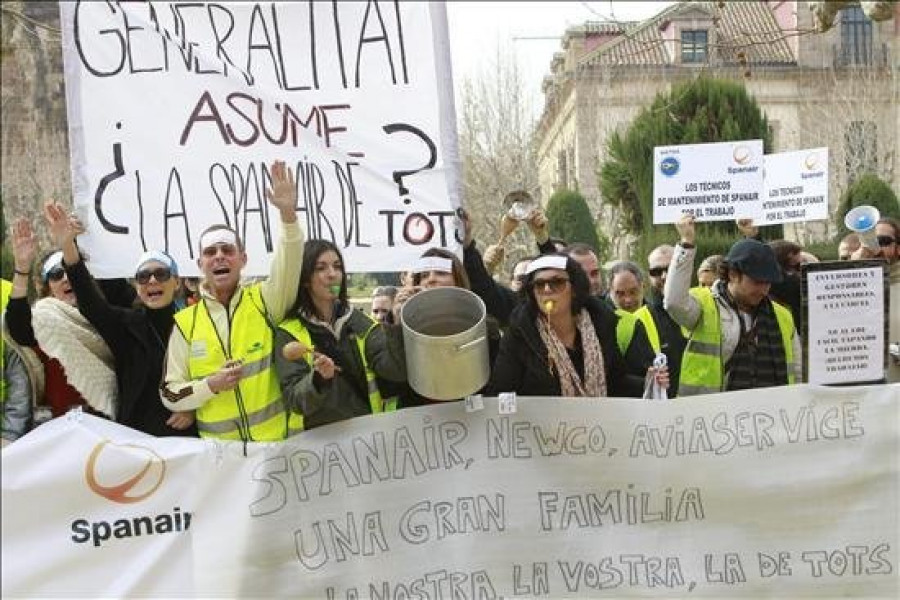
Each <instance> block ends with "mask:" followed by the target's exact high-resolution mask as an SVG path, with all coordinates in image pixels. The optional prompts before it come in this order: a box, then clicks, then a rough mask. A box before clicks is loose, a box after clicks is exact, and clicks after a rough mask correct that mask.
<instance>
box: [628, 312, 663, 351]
mask: <svg viewBox="0 0 900 600" xmlns="http://www.w3.org/2000/svg"><path fill="white" fill-rule="evenodd" d="M633 314H634V316H636V317H637V318H638V319H640V321H641V323H643V324H644V329H646V330H647V338H648V339H649V340H650V347H651V348H653V351H654V352H656V353H657V354H659V351H660V348H661V346H660V345H659V331H657V329H656V323H655V322H654V321H653V313H651V312H650V309H649V308H647V305H646V304H645V305H643V306H642V307H640V308H639V309H637V310H636V311H634V313H633Z"/></svg>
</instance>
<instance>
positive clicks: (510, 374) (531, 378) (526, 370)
mask: <svg viewBox="0 0 900 600" xmlns="http://www.w3.org/2000/svg"><path fill="white" fill-rule="evenodd" d="M585 308H586V309H587V311H588V314H589V315H590V317H591V321H592V322H593V324H594V328H595V329H596V331H597V339H598V340H599V342H600V348H601V351H602V352H603V365H604V369H605V373H606V393H607V395H609V396H612V397H635V398H640V397H641V396H642V395H643V392H644V381H645V378H646V373H647V368H648V367H650V366H651V365H652V364H653V358H654V356H653V352H652V350H651V349H650V342H649V340H647V333H646V331H645V330H644V326H643V324H642V323H640V322H638V323H637V324H636V328H635V332H634V341H633V343H632V344H631V345H630V346H629V347H628V351H627V352H626V356H622V354H621V353H620V352H619V348H618V344H617V343H616V323H617V322H618V321H619V316H618V315H617V314H616V313H615V311H613V310H612V309H611V308H609V307H608V306H607V305H606V304H604V302H603V301H601V300H599V299H596V298H591V299H590V301H589V303H588V305H587V306H586V307H585ZM634 342H637V343H634ZM501 392H515V393H516V394H518V395H520V396H560V395H562V388H561V386H560V383H559V379H558V378H557V375H556V373H555V372H554V373H551V372H550V365H549V363H548V360H547V348H546V346H545V345H544V342H543V341H542V340H541V336H540V334H539V333H538V329H537V325H536V324H535V315H534V314H531V312H530V310H529V307H528V305H526V304H522V305H520V306H518V307H517V308H516V309H515V310H514V311H513V313H512V315H511V317H510V326H509V329H508V330H507V332H506V335H504V336H503V340H502V341H501V342H500V355H499V356H498V357H497V361H496V362H495V363H494V368H493V372H492V373H491V380H490V382H488V385H487V389H486V390H485V393H486V394H488V395H491V396H496V395H497V394H499V393H501Z"/></svg>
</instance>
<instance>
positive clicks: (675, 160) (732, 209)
mask: <svg viewBox="0 0 900 600" xmlns="http://www.w3.org/2000/svg"><path fill="white" fill-rule="evenodd" d="M653 165H654V168H653V223H654V224H657V225H658V224H663V223H675V222H676V221H678V219H679V218H681V215H682V214H683V213H691V214H693V215H694V218H695V219H696V220H697V221H727V220H735V219H743V218H747V219H754V220H758V219H759V216H760V214H761V211H762V200H763V143H762V140H745V141H740V142H721V143H715V144H685V145H680V146H657V147H655V148H654V149H653Z"/></svg>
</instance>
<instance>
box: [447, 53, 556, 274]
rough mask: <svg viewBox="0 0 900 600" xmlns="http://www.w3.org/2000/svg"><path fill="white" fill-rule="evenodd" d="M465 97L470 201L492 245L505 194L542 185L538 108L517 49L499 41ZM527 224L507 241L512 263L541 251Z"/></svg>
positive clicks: (478, 227) (468, 82) (462, 123)
mask: <svg viewBox="0 0 900 600" xmlns="http://www.w3.org/2000/svg"><path fill="white" fill-rule="evenodd" d="M460 96H461V98H460V115H459V153H460V159H461V162H462V177H463V198H464V205H465V207H466V209H467V210H468V211H469V214H470V215H471V216H472V218H473V223H474V225H475V231H474V234H475V238H476V239H478V240H480V241H482V242H483V243H484V244H490V243H494V242H495V241H496V240H497V239H499V234H500V229H499V225H500V217H501V213H502V212H503V208H502V201H503V198H504V197H505V196H506V195H507V194H508V193H509V192H511V191H514V190H526V191H529V192H531V193H534V192H535V191H536V190H537V189H538V185H537V174H538V168H537V160H536V154H535V148H534V145H533V143H532V134H533V132H534V113H533V111H532V108H531V105H530V103H529V102H528V94H527V93H526V92H525V83H524V81H523V79H522V75H521V72H520V69H519V65H518V63H517V62H516V58H515V54H514V53H513V51H512V50H511V49H510V48H504V47H501V46H500V44H499V43H498V45H497V50H496V52H495V54H494V57H493V59H488V60H486V61H485V63H484V65H483V67H482V68H481V69H480V70H479V71H478V73H477V75H476V76H475V77H473V78H466V79H465V80H464V81H463V83H462V92H461V94H460ZM527 229H528V228H527V227H519V228H518V230H517V231H516V232H515V233H514V234H513V235H512V236H511V237H510V238H509V239H508V240H507V241H506V244H505V247H506V250H507V252H506V259H507V266H511V264H512V263H513V262H514V261H515V260H517V259H518V258H521V257H524V256H526V255H531V254H534V253H535V252H536V247H535V244H534V239H533V238H532V237H531V236H530V234H528V233H527Z"/></svg>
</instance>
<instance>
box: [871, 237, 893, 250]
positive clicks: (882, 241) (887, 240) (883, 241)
mask: <svg viewBox="0 0 900 600" xmlns="http://www.w3.org/2000/svg"><path fill="white" fill-rule="evenodd" d="M875 239H876V240H878V245H879V246H881V247H882V248H884V247H885V246H890V245H891V244H894V243H896V242H897V239H896V238H893V237H891V236H889V235H879V236H877V237H876V238H875Z"/></svg>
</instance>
